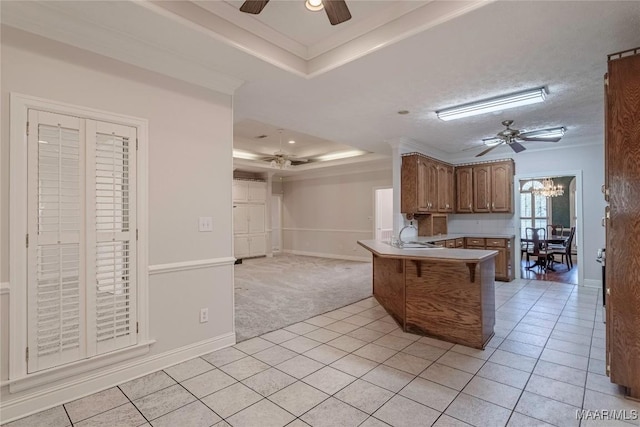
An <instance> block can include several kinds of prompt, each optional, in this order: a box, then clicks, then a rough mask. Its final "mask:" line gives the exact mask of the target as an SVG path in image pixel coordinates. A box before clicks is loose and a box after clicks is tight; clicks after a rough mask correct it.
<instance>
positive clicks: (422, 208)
mask: <svg viewBox="0 0 640 427" xmlns="http://www.w3.org/2000/svg"><path fill="white" fill-rule="evenodd" d="M416 168H417V182H416V198H417V208H418V209H417V212H428V211H429V188H428V187H429V175H428V174H429V169H428V167H427V162H425V161H424V159H418V161H417V164H416Z"/></svg>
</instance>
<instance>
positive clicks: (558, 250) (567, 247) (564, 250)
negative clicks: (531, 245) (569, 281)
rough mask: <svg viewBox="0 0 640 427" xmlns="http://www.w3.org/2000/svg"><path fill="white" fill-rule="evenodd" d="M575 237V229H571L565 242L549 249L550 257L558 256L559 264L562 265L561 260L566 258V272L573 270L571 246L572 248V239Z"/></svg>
mask: <svg viewBox="0 0 640 427" xmlns="http://www.w3.org/2000/svg"><path fill="white" fill-rule="evenodd" d="M575 235H576V228H575V227H571V230H570V231H569V237H568V238H567V240H565V242H564V243H563V244H562V246H560V247H553V248H550V251H551V254H552V256H553V255H560V263H562V260H563V259H565V258H566V259H565V262H566V264H567V269H568V270H571V269H572V268H573V260H572V259H571V246H573V238H574V237H575Z"/></svg>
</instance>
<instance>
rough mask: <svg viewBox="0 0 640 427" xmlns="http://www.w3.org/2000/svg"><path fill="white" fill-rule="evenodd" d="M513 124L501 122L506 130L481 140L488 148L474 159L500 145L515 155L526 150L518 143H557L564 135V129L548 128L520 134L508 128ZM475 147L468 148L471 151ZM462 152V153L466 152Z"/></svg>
mask: <svg viewBox="0 0 640 427" xmlns="http://www.w3.org/2000/svg"><path fill="white" fill-rule="evenodd" d="M512 124H513V120H505V121H503V122H502V125H503V126H506V129H505V130H503V131H501V132H498V133H497V134H496V136H494V137H491V138H483V139H482V142H483V144H485V145H489V146H490V147H489V148H487V149H486V150H484V151H482V152H481V153H479V154H476V157H480V156H484V155H485V154H487V153H488V152H489V151H491V150H493V149H495V148H497V147H499V146H500V145H502V144H507V145H508V146H509V147H511V149H512V150H513V151H515V152H516V153H520V152H521V151H524V150H526V148H525V147H524V145H522V144H520V142H524V141H539V142H558V141H560V138H562V135H564V131H565V129H564V128H563V127H560V128H550V129H539V130H534V131H530V132H521V131H520V130H518V129H512V128H511V127H510V126H511V125H512ZM473 148H476V147H472V148H468V149H466V150H469V149H473ZM466 150H463V151H466Z"/></svg>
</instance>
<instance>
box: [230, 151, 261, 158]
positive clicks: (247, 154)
mask: <svg viewBox="0 0 640 427" xmlns="http://www.w3.org/2000/svg"><path fill="white" fill-rule="evenodd" d="M233 157H235V158H236V159H245V160H257V159H259V158H260V157H261V156H259V155H257V154H254V153H250V152H248V151H243V150H233Z"/></svg>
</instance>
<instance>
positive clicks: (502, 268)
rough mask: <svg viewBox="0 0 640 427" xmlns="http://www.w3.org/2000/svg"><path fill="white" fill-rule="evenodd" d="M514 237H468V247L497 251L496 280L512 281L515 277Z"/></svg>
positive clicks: (466, 240)
mask: <svg viewBox="0 0 640 427" xmlns="http://www.w3.org/2000/svg"><path fill="white" fill-rule="evenodd" d="M513 245H514V238H513V237H512V238H502V237H487V238H480V237H467V238H465V248H466V249H487V250H492V251H497V252H498V256H497V257H496V258H495V263H496V266H495V275H496V276H495V277H496V280H502V281H507V282H509V281H511V280H513V279H514V270H513V266H514V262H515V260H514V257H513V255H514V254H513Z"/></svg>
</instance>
